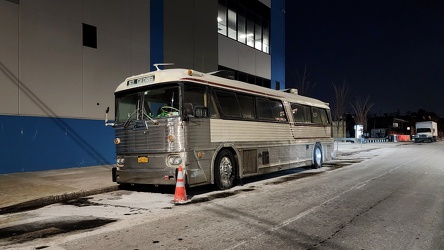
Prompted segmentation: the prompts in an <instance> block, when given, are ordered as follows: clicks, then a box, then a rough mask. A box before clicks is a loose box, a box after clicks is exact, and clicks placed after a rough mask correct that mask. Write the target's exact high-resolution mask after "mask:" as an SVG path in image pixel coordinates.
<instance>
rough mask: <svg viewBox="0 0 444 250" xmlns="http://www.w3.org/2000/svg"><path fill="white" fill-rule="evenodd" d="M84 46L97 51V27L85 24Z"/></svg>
mask: <svg viewBox="0 0 444 250" xmlns="http://www.w3.org/2000/svg"><path fill="white" fill-rule="evenodd" d="M83 46H86V47H90V48H94V49H97V27H96V26H92V25H89V24H86V23H84V24H83Z"/></svg>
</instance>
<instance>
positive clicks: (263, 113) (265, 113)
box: [257, 98, 272, 120]
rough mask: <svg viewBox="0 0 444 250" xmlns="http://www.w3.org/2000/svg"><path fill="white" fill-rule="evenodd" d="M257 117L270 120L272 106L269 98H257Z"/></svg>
mask: <svg viewBox="0 0 444 250" xmlns="http://www.w3.org/2000/svg"><path fill="white" fill-rule="evenodd" d="M257 109H258V117H259V118H260V119H267V120H270V119H271V118H272V108H271V103H270V100H268V99H266V98H258V105H257Z"/></svg>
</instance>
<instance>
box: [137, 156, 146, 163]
mask: <svg viewBox="0 0 444 250" xmlns="http://www.w3.org/2000/svg"><path fill="white" fill-rule="evenodd" d="M137 162H138V163H148V157H146V156H139V157H138V158H137Z"/></svg>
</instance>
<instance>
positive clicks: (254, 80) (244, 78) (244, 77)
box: [219, 65, 271, 88]
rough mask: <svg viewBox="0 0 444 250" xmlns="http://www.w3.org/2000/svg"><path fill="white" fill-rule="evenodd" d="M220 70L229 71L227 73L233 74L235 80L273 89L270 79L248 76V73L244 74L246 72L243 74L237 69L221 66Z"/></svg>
mask: <svg viewBox="0 0 444 250" xmlns="http://www.w3.org/2000/svg"><path fill="white" fill-rule="evenodd" d="M219 70H227V71H231V72H233V73H234V79H235V80H238V81H241V82H246V83H250V84H254V85H258V86H262V87H265V88H271V81H270V80H269V79H266V78H262V77H259V76H255V75H251V74H247V73H244V72H241V71H238V70H235V69H231V68H228V67H224V66H220V65H219Z"/></svg>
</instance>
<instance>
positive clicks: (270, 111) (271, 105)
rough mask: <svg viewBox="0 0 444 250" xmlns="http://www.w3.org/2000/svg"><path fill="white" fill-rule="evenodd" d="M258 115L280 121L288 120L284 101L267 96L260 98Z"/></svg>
mask: <svg viewBox="0 0 444 250" xmlns="http://www.w3.org/2000/svg"><path fill="white" fill-rule="evenodd" d="M258 117H259V118H260V119H267V120H273V121H279V122H286V121H287V116H286V115H285V110H284V106H283V105H282V102H281V101H278V100H270V99H267V98H258Z"/></svg>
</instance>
